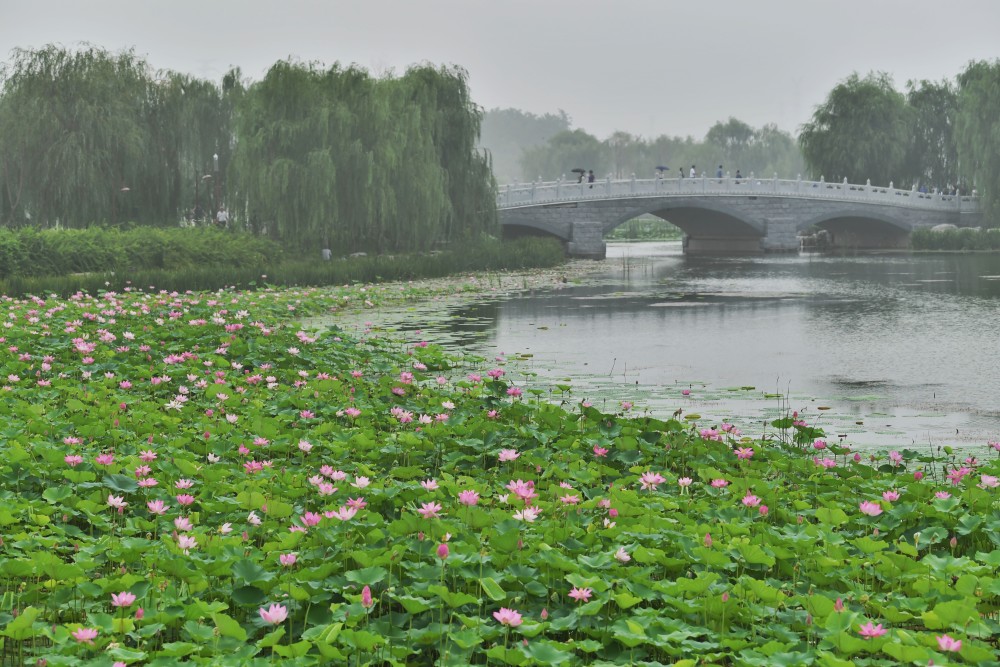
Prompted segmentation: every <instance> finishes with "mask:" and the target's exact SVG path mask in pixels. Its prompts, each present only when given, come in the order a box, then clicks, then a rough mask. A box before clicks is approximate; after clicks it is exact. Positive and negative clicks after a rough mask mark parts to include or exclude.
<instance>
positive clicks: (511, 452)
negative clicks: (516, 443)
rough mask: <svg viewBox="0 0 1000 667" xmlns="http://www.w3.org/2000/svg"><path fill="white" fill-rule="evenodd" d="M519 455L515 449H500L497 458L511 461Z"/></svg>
mask: <svg viewBox="0 0 1000 667" xmlns="http://www.w3.org/2000/svg"><path fill="white" fill-rule="evenodd" d="M520 455H521V454H520V453H518V451H517V450H516V449H501V450H500V456H499V459H500V461H513V460H514V459H516V458H517V457H519V456H520Z"/></svg>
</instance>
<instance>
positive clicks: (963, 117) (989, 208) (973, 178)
mask: <svg viewBox="0 0 1000 667" xmlns="http://www.w3.org/2000/svg"><path fill="white" fill-rule="evenodd" d="M958 91H959V92H958V112H957V114H956V118H955V143H956V147H957V152H958V162H959V172H960V174H961V177H962V179H963V182H964V183H966V184H968V185H969V186H971V187H975V188H976V189H977V190H978V192H979V194H980V195H981V196H982V208H983V222H984V224H985V225H986V226H988V227H997V226H1000V118H998V117H997V109H998V108H1000V60H994V61H992V62H988V61H976V62H971V63H969V65H968V67H967V68H966V69H965V71H964V72H962V73H961V74H960V75H959V76H958Z"/></svg>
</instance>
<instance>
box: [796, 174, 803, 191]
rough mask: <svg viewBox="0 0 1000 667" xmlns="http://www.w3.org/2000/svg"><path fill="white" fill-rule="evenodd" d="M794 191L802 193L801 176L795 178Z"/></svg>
mask: <svg viewBox="0 0 1000 667" xmlns="http://www.w3.org/2000/svg"><path fill="white" fill-rule="evenodd" d="M795 191H796V192H798V193H801V192H802V174H798V175H797V176H796V177H795Z"/></svg>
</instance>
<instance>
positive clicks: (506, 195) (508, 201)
mask: <svg viewBox="0 0 1000 667" xmlns="http://www.w3.org/2000/svg"><path fill="white" fill-rule="evenodd" d="M504 199H505V200H506V203H507V206H510V183H508V184H507V192H506V193H505V196H504Z"/></svg>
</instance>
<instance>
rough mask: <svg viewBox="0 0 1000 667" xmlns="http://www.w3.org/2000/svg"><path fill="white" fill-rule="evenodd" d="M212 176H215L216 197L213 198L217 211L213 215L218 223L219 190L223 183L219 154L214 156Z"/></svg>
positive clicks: (213, 180)
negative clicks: (221, 180)
mask: <svg viewBox="0 0 1000 667" xmlns="http://www.w3.org/2000/svg"><path fill="white" fill-rule="evenodd" d="M212 174H213V176H212V182H213V184H214V185H215V190H214V196H213V198H212V200H213V201H212V203H213V205H214V206H215V210H214V212H213V213H212V218H213V219H216V222H218V219H217V218H216V216H217V215H218V214H219V203H220V202H219V190H220V189H221V188H220V186H221V185H222V184H221V182H220V181H219V154H218V153H215V154H213V155H212Z"/></svg>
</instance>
